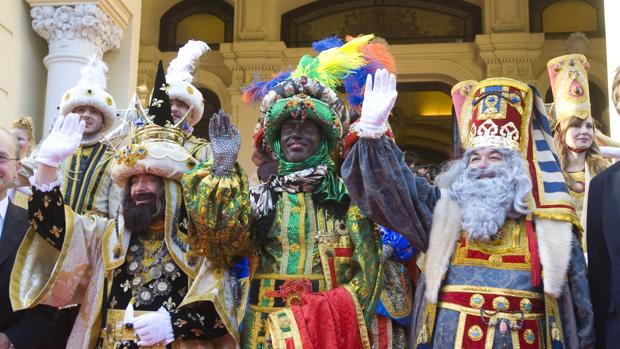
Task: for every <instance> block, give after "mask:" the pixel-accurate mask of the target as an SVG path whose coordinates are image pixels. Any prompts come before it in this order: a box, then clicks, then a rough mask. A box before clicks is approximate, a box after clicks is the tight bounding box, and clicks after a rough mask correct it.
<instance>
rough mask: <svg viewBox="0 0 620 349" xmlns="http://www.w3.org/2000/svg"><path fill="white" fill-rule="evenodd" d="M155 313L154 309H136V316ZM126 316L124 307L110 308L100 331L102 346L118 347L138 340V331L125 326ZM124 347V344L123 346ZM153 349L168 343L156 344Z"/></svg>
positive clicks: (108, 348)
mask: <svg viewBox="0 0 620 349" xmlns="http://www.w3.org/2000/svg"><path fill="white" fill-rule="evenodd" d="M149 313H154V312H153V311H140V310H136V311H135V312H134V316H135V317H138V316H140V315H144V314H149ZM124 317H125V310H122V309H108V310H107V316H106V322H107V324H106V326H105V327H104V328H102V329H101V331H100V332H99V338H100V339H101V340H102V346H101V347H102V348H104V349H116V348H117V347H119V344H122V342H129V341H131V342H136V341H137V340H138V338H137V336H136V332H135V331H134V329H133V327H127V326H125V323H124V321H123V319H124ZM121 347H122V346H121ZM149 348H153V349H165V348H166V345H165V344H163V345H154V346H152V347H149Z"/></svg>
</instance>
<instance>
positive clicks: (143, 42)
mask: <svg viewBox="0 0 620 349" xmlns="http://www.w3.org/2000/svg"><path fill="white" fill-rule="evenodd" d="M10 3H11V5H9V11H8V12H10V13H0V43H1V44H2V45H3V46H2V47H6V48H8V49H9V50H10V51H11V52H16V55H2V56H3V57H2V58H0V59H2V60H10V62H5V64H4V65H3V66H4V67H11V68H10V69H7V70H10V72H9V74H8V75H5V76H2V77H0V106H2V107H4V109H3V110H4V111H6V112H5V114H4V116H3V117H2V120H1V122H0V125H2V126H6V125H7V124H9V123H10V120H12V119H13V118H14V117H16V116H18V115H24V114H30V115H33V116H35V120H37V122H38V126H39V128H40V129H47V128H49V127H50V125H51V120H52V119H53V116H54V115H55V111H54V108H55V107H56V106H57V104H58V101H59V99H60V95H61V94H62V92H63V91H64V89H66V88H68V87H70V86H71V85H72V84H73V83H74V82H75V81H76V80H77V76H78V74H79V67H80V65H81V64H83V63H84V62H85V59H86V57H87V56H88V55H90V54H100V55H103V58H104V60H105V61H106V62H107V63H108V64H109V66H110V75H109V76H110V80H109V87H110V90H111V93H112V94H113V96H114V97H115V99H116V101H117V105H118V106H119V107H120V108H124V107H126V105H127V104H128V103H129V101H130V99H131V97H132V95H133V93H134V92H137V94H138V96H139V97H140V98H141V99H143V100H145V99H147V98H148V94H149V91H150V89H151V87H152V84H153V77H154V74H155V70H156V67H157V62H158V61H159V60H160V59H162V60H163V61H164V65H165V66H167V64H168V63H169V62H170V60H172V59H173V58H174V57H175V56H176V50H178V48H179V47H180V46H182V45H183V44H184V43H185V42H186V41H187V40H188V39H200V40H203V41H206V42H207V43H208V44H209V45H210V47H211V48H212V52H210V53H208V54H206V55H205V56H203V58H202V59H201V61H200V65H199V67H197V70H196V72H195V74H194V85H196V86H197V87H199V88H200V89H201V90H202V92H203V94H204V95H205V100H206V107H205V117H203V119H202V121H201V122H200V123H199V124H198V127H197V130H196V132H197V133H198V134H200V135H202V136H206V133H207V130H208V122H209V116H210V115H211V114H212V113H213V112H214V111H215V110H217V109H218V108H220V107H221V108H223V109H224V110H226V111H227V112H229V113H230V114H231V116H232V118H233V121H234V122H235V123H236V124H237V126H238V127H239V129H240V130H241V133H242V137H243V140H244V141H243V144H242V149H241V154H240V157H239V158H240V161H241V163H242V164H243V165H244V166H245V167H246V168H247V169H248V170H249V171H250V172H251V171H252V164H251V162H250V160H249V159H250V156H251V153H252V142H251V141H250V140H251V135H252V133H253V130H254V125H255V123H256V120H257V116H258V106H247V105H244V104H243V102H242V101H241V98H240V96H241V93H242V88H243V86H244V85H245V84H247V83H248V82H250V81H251V80H252V79H253V78H254V77H255V76H257V75H259V76H262V77H267V76H270V75H271V74H273V73H274V72H276V71H280V70H283V69H286V68H287V67H289V66H290V67H291V68H294V65H295V64H296V63H297V61H298V60H299V58H300V57H301V56H302V55H303V54H306V53H310V52H311V47H310V44H311V42H313V41H315V40H318V39H321V38H323V37H325V36H329V35H340V36H343V35H346V34H350V35H357V34H361V33H374V34H376V35H377V36H380V37H381V38H383V39H385V41H387V42H388V43H389V45H390V48H391V51H392V53H393V54H394V56H395V58H396V65H397V70H398V78H399V80H398V81H399V82H398V84H399V86H398V89H399V97H398V100H397V103H396V108H395V110H394V117H393V119H392V121H391V122H392V126H393V128H394V131H395V134H396V141H397V143H398V144H399V145H400V146H401V147H402V148H403V149H406V150H409V151H413V152H415V153H416V154H417V156H418V160H419V161H420V162H422V163H438V162H441V161H445V160H447V159H448V158H449V156H450V153H451V150H452V143H453V142H452V118H451V101H450V96H449V92H450V88H451V86H452V85H454V84H455V83H457V82H459V81H462V80H482V79H485V78H487V77H491V76H506V77H511V78H515V79H519V80H522V81H525V82H529V83H533V84H535V85H536V86H537V87H538V88H539V89H540V92H541V93H542V94H543V95H544V96H545V97H546V100H547V102H551V101H552V96H551V91H550V87H549V78H548V75H547V70H546V62H547V60H549V59H550V58H553V57H555V56H558V55H562V54H565V53H569V52H570V53H584V54H585V55H586V56H587V57H588V60H589V61H590V71H589V77H590V93H591V99H592V109H593V115H594V117H595V119H596V120H597V121H598V122H599V124H600V127H601V128H602V130H603V131H605V132H608V127H609V119H608V118H609V117H608V111H607V100H608V93H607V69H606V55H605V33H604V28H605V26H604V11H603V1H602V0H510V1H507V0H467V1H460V0H432V1H431V0H426V1H422V0H317V1H311V0H184V1H180V0H142V1H140V0H97V1H87V4H85V2H84V1H79V2H78V1H71V0H70V1H67V0H64V1H52V0H47V1H46V0H26V1H22V0H11V1H10ZM88 16H90V17H88ZM84 17H88V18H87V19H84ZM91 17H92V19H91ZM93 21H95V22H96V24H95V25H92V22H93ZM72 28H74V29H72ZM63 30H64V31H66V32H67V33H69V34H67V33H64V32H63ZM71 30H74V33H73V34H71ZM7 56H9V57H7ZM13 67H14V68H13ZM64 86H66V88H64ZM43 132H44V131H39V134H38V136H40V135H41V134H42V133H43Z"/></svg>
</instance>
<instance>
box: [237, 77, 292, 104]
mask: <svg viewBox="0 0 620 349" xmlns="http://www.w3.org/2000/svg"><path fill="white" fill-rule="evenodd" d="M290 76H291V72H290V71H285V72H280V73H276V74H275V75H274V77H273V78H271V80H268V81H260V80H259V77H260V74H256V76H255V77H254V80H253V81H252V82H251V83H250V84H249V85H248V86H246V87H245V88H244V89H243V95H242V97H241V98H242V99H243V103H245V104H252V103H258V102H260V101H261V100H262V99H263V97H265V95H266V94H267V93H268V92H269V91H271V90H273V88H274V87H276V86H277V85H278V84H279V83H281V82H282V81H284V80H286V79H288V78H289V77H290Z"/></svg>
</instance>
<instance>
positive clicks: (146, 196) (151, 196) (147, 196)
mask: <svg viewBox="0 0 620 349" xmlns="http://www.w3.org/2000/svg"><path fill="white" fill-rule="evenodd" d="M131 198H132V199H133V201H134V203H135V202H137V201H151V202H152V201H155V199H157V195H155V193H150V192H149V193H137V194H135V195H132V196H131Z"/></svg>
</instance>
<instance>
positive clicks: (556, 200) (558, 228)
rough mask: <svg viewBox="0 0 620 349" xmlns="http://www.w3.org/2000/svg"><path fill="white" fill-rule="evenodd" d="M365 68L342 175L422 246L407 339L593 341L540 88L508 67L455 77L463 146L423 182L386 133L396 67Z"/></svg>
mask: <svg viewBox="0 0 620 349" xmlns="http://www.w3.org/2000/svg"><path fill="white" fill-rule="evenodd" d="M374 80H375V81H374V85H373V84H372V83H373V79H372V78H371V77H369V78H368V80H367V83H366V93H365V95H364V103H363V107H362V112H361V117H360V120H359V121H358V123H357V124H354V125H353V126H352V132H354V133H356V136H357V137H359V140H358V141H357V142H356V143H355V144H354V145H352V147H351V149H350V150H349V151H348V155H347V156H346V159H345V161H344V163H343V168H342V175H343V179H344V181H345V184H346V185H347V188H348V189H349V192H350V194H351V199H352V200H353V201H354V202H355V203H356V204H357V205H359V206H360V208H361V209H362V211H363V212H364V213H366V214H368V215H369V216H370V217H371V218H372V219H373V220H374V221H376V222H377V223H379V224H381V225H383V226H386V227H388V228H389V229H392V230H395V231H398V232H400V233H402V234H403V235H404V236H405V237H406V238H407V239H408V240H409V241H410V242H411V243H412V244H413V245H414V246H415V247H416V248H417V249H418V250H420V251H422V252H423V253H424V257H423V258H424V259H423V261H419V262H420V263H421V264H423V265H424V267H423V270H422V275H421V276H420V280H419V281H418V284H417V289H416V296H415V300H414V314H413V316H414V320H413V324H412V327H411V333H412V338H411V340H412V343H411V347H413V348H431V347H432V348H481V349H482V348H532V349H533V348H550V349H551V348H554V349H555V348H592V347H593V346H594V336H593V327H592V324H593V321H592V320H593V317H592V305H591V301H590V294H589V289H588V282H587V278H586V265H585V261H584V256H583V253H582V250H581V248H580V247H579V243H578V241H579V234H580V229H581V228H580V227H579V223H578V219H577V217H576V215H575V210H574V208H573V206H572V201H571V198H570V196H569V194H568V191H567V189H566V185H565V183H564V179H563V177H562V174H561V172H560V168H559V165H558V163H557V160H556V159H557V155H556V154H555V149H554V148H553V139H552V137H551V134H550V128H549V125H548V122H547V119H546V116H545V114H544V107H543V104H542V99H541V98H540V95H539V93H538V91H537V90H536V89H535V88H534V87H533V86H530V85H527V84H524V83H522V82H519V81H516V80H512V79H507V78H494V79H487V80H484V81H481V82H479V83H478V82H471V81H468V82H466V83H465V84H461V85H457V86H455V88H454V89H453V101H454V105H455V110H456V116H457V119H458V127H459V131H460V132H459V133H460V140H461V146H462V148H464V150H465V152H464V155H463V156H462V157H461V158H460V159H457V160H454V161H453V162H451V163H450V164H449V165H448V166H447V167H446V169H445V170H444V172H443V173H442V174H441V175H439V176H438V177H437V178H436V181H435V183H436V186H432V185H429V184H428V182H427V181H426V180H425V179H423V178H418V177H416V176H415V175H414V174H412V173H411V171H410V170H409V169H408V168H407V165H406V164H405V163H404V161H403V155H402V152H401V151H400V150H399V149H398V147H397V146H396V145H395V144H394V143H393V141H392V140H390V139H389V138H388V137H387V136H385V135H384V134H385V131H386V128H387V127H386V124H387V117H388V115H389V112H390V109H391V104H390V103H393V102H391V101H393V99H395V98H396V91H395V86H396V83H395V81H394V77H393V76H388V74H387V72H385V71H380V72H378V73H376V74H375V79H374ZM465 85H466V86H467V87H468V88H467V89H463V88H461V87H463V86H465Z"/></svg>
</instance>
